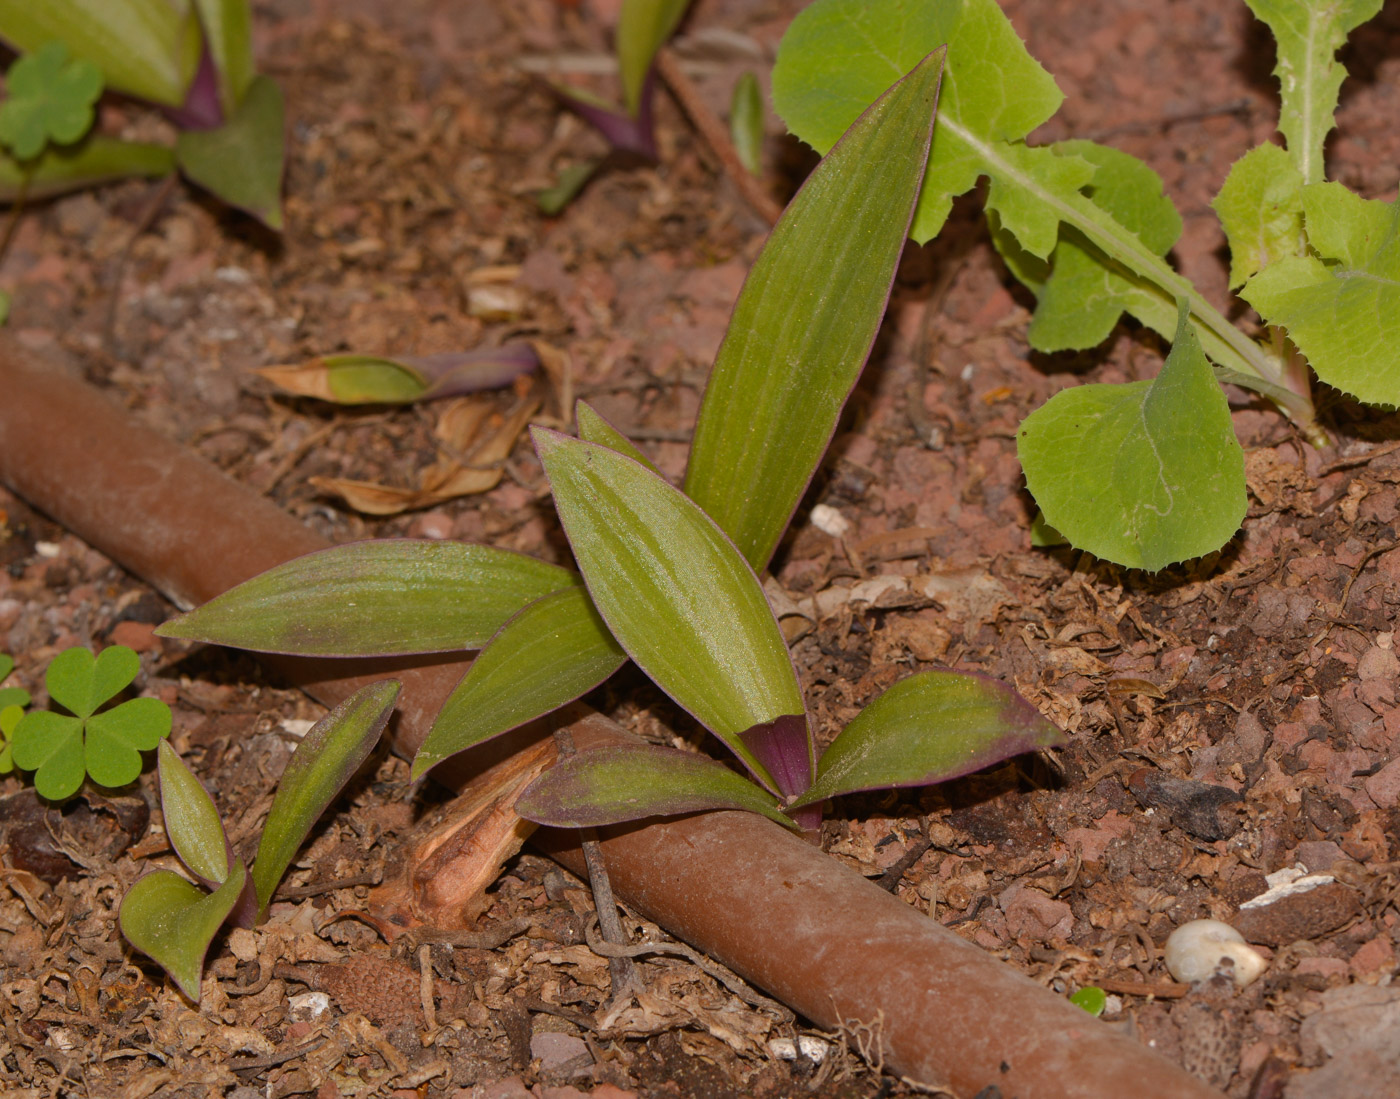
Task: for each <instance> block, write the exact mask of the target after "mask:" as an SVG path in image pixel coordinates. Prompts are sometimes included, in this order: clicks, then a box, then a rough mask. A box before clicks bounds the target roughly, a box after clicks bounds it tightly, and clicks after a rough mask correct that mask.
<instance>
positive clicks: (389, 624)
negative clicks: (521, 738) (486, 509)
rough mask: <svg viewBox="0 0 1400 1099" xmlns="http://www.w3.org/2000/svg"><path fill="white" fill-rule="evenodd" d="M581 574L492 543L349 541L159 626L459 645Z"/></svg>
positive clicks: (288, 643)
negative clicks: (493, 545) (500, 547)
mask: <svg viewBox="0 0 1400 1099" xmlns="http://www.w3.org/2000/svg"><path fill="white" fill-rule="evenodd" d="M578 582H579V577H578V574H577V573H574V572H570V571H569V570H568V569H562V568H560V567H559V566H557V565H550V564H546V563H545V562H543V561H537V560H536V559H535V558H533V557H527V556H525V555H524V554H522V553H512V552H511V551H509V550H501V549H493V548H491V547H489V546H474V545H467V544H465V543H462V542H450V541H415V540H412V539H396V538H388V539H380V540H375V541H370V542H352V543H350V544H349V545H344V546H335V547H333V548H331V549H328V550H320V551H318V552H316V553H310V554H307V555H306V556H304V557H298V558H296V559H295V560H293V561H288V562H287V563H286V564H283V565H278V566H277V567H276V568H274V569H269V570H268V571H267V572H264V573H262V574H260V575H258V576H255V577H254V578H253V579H251V580H248V581H246V582H244V583H242V584H240V585H238V587H236V588H232V589H230V590H229V591H227V592H225V593H224V594H223V595H221V596H219V597H218V598H216V599H213V600H210V601H209V602H208V603H205V604H204V605H203V606H202V607H200V608H198V609H197V610H194V611H191V612H190V613H188V614H184V615H181V616H180V617H178V618H175V619H172V620H171V621H169V622H166V623H165V624H164V625H162V626H160V627H158V628H157V630H156V633H157V634H159V635H160V636H161V637H179V638H183V639H185V640H188V641H204V642H208V643H209V644H213V645H231V646H233V647H234V648H239V649H252V650H253V651H255V652H278V653H295V654H297V655H300V656H399V655H407V654H410V653H433V652H459V651H462V650H464V649H477V648H480V647H481V646H482V645H484V644H486V642H487V641H489V640H490V639H491V637H492V635H493V634H495V632H496V631H497V630H499V629H500V628H501V627H502V626H503V625H505V623H506V622H507V621H508V620H509V619H510V618H511V617H512V616H513V615H514V614H516V613H517V612H518V611H519V610H520V608H521V607H523V606H525V604H526V603H529V602H532V601H533V600H536V599H538V598H540V596H542V595H548V594H549V593H550V592H554V591H559V590H560V589H562V588H567V587H570V586H573V585H576V584H578Z"/></svg>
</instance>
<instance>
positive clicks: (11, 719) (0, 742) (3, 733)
mask: <svg viewBox="0 0 1400 1099" xmlns="http://www.w3.org/2000/svg"><path fill="white" fill-rule="evenodd" d="M23 716H24V708H23V707H22V706H19V705H17V704H15V703H10V704H8V705H6V704H4V703H3V702H0V775H8V774H9V773H10V772H11V771H13V770H14V769H15V745H14V739H13V738H14V735H15V727H16V726H17V725H19V719H20V718H22V717H23Z"/></svg>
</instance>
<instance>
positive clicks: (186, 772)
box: [118, 680, 399, 1003]
mask: <svg viewBox="0 0 1400 1099" xmlns="http://www.w3.org/2000/svg"><path fill="white" fill-rule="evenodd" d="M398 693H399V684H398V683H396V682H394V681H393V680H384V681H382V682H379V683H372V684H370V685H369V686H368V687H363V688H361V689H360V690H359V691H357V692H356V693H355V694H354V695H352V696H351V697H350V698H348V699H346V700H345V701H344V702H342V703H341V704H340V705H339V706H337V707H336V708H335V709H334V710H332V711H331V712H330V713H329V714H327V715H326V716H325V717H323V718H322V719H321V720H320V721H318V722H317V723H316V724H315V725H314V726H312V728H311V729H310V730H309V731H308V732H307V734H306V736H305V737H303V738H302V741H301V743H300V744H298V745H297V749H296V751H295V752H293V753H292V758H291V759H290V760H289V761H288V763H287V769H286V770H285V771H283V772H282V778H281V781H280V782H279V783H278V786H277V794H276V796H275V797H274V798H273V801H272V808H271V809H270V810H269V812H268V815H267V823H266V824H265V825H264V826H263V831H262V837H261V838H260V840H259V841H258V853H257V856H256V857H255V859H254V861H253V866H252V869H251V871H249V870H247V869H246V868H245V867H244V864H243V860H242V859H240V858H237V857H235V855H234V853H233V848H232V846H231V845H230V843H229V841H228V836H227V834H226V833H225V831H224V826H223V823H222V822H221V821H220V820H219V811H218V809H217V808H216V807H215V805H214V801H213V799H212V798H211V797H210V796H209V792H208V791H207V790H206V789H205V788H204V786H203V784H202V783H201V782H200V781H199V779H198V778H196V777H195V775H194V773H193V772H192V771H191V770H190V769H189V768H188V767H187V766H186V765H185V763H184V761H182V760H181V759H180V757H179V755H178V754H176V752H175V749H173V748H172V747H170V744H169V742H168V741H163V742H161V745H160V749H159V754H160V760H159V763H158V768H159V772H160V803H161V812H162V814H163V816H164V818H165V831H166V835H167V836H169V838H170V845H171V847H173V848H174V850H175V853H176V854H177V855H178V856H179V858H180V861H181V862H182V863H183V864H184V866H185V868H186V869H187V870H188V871H189V873H190V875H191V876H192V877H194V879H195V881H196V882H198V883H199V884H195V882H191V881H190V880H189V879H188V878H185V877H183V876H181V875H180V874H177V873H175V871H173V870H153V871H151V872H150V873H149V874H146V875H144V876H143V877H142V878H140V879H139V880H138V881H137V882H136V884H135V885H133V886H132V887H131V888H130V889H129V890H128V891H127V894H126V896H125V897H124V898H122V904H121V909H120V912H119V913H118V922H119V923H120V925H121V930H122V934H123V935H125V936H126V939H127V941H128V942H129V943H131V945H132V946H134V947H136V949H137V950H140V951H141V952H142V953H144V954H146V955H148V956H150V957H151V958H154V959H155V961H156V962H158V963H159V964H160V966H161V967H162V968H163V969H164V970H165V971H166V972H167V973H169V974H170V976H171V978H172V979H173V980H174V981H175V983H176V985H178V986H179V988H180V990H181V991H182V992H184V993H185V995H186V996H188V997H189V998H190V999H192V1000H194V1001H195V1002H196V1003H197V1002H198V1001H199V982H200V976H201V974H202V973H203V971H204V956H205V954H206V953H207V952H208V950H209V944H210V942H212V941H213V938H214V936H215V935H216V934H218V931H219V928H220V927H222V926H223V925H224V922H225V921H226V920H229V919H232V920H233V921H234V923H236V924H237V925H238V926H240V927H254V926H256V925H257V924H258V923H261V922H262V920H263V919H264V918H265V917H266V915H267V909H268V906H269V905H270V904H271V903H272V896H273V894H274V893H275V892H276V891H277V885H278V883H279V882H281V880H282V876H283V875H284V874H285V873H286V872H287V867H288V866H290V865H291V862H292V859H293V858H294V857H295V856H296V853H297V850H298V849H299V848H300V847H301V845H302V843H303V842H305V840H306V837H307V834H308V833H309V832H310V831H311V827H312V825H314V824H315V823H316V820H317V819H318V818H319V817H320V816H321V814H322V813H324V812H325V811H326V808H327V807H328V806H329V805H330V804H331V802H333V801H334V800H335V799H336V797H337V796H338V795H339V794H340V791H341V790H343V789H344V788H345V784H346V783H347V782H349V781H350V779H351V778H352V777H353V776H354V774H355V772H356V771H357V770H358V769H359V767H360V764H362V763H363V762H364V761H365V759H366V758H368V756H369V754H370V752H371V751H372V750H373V748H374V746H375V744H376V743H378V741H379V736H380V734H381V733H382V732H383V730H384V726H385V724H386V723H387V722H388V720H389V715H390V713H391V712H392V711H393V708H394V700H395V699H396V698H397V697H398Z"/></svg>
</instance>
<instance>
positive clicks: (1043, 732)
mask: <svg viewBox="0 0 1400 1099" xmlns="http://www.w3.org/2000/svg"><path fill="white" fill-rule="evenodd" d="M1063 741H1064V734H1063V733H1061V732H1060V730H1059V729H1057V728H1056V727H1055V726H1054V725H1052V724H1051V723H1050V722H1048V721H1046V720H1045V718H1043V717H1041V716H1040V713H1039V712H1038V711H1037V710H1036V709H1035V707H1034V706H1032V705H1031V704H1030V703H1029V702H1027V701H1026V700H1025V699H1024V698H1022V697H1021V696H1020V695H1019V694H1017V693H1016V692H1015V691H1013V690H1012V689H1011V688H1010V687H1008V686H1006V685H1005V684H1004V683H999V682H997V680H995V679H993V678H991V676H987V675H981V674H979V673H963V672H946V671H939V672H920V673H919V674H918V675H911V676H910V677H909V678H908V679H902V680H900V681H899V682H898V683H896V684H895V685H894V686H893V687H891V688H890V689H889V690H888V691H886V692H885V693H884V694H882V695H881V696H880V697H879V698H877V699H876V700H875V701H874V702H872V703H871V704H870V705H869V706H867V707H866V708H865V709H864V710H862V711H861V713H860V715H859V716H858V717H857V718H856V719H855V720H854V721H852V722H851V723H850V724H849V725H847V726H846V728H845V729H843V730H842V731H841V734H840V735H839V736H838V737H837V738H836V739H835V740H834V741H832V743H831V745H830V747H828V748H827V750H826V751H825V752H824V753H823V754H822V757H821V761H820V763H819V764H818V766H817V780H816V782H814V783H813V784H812V788H811V789H810V790H808V791H807V792H806V793H805V794H803V795H802V796H801V797H800V798H798V799H797V800H796V801H795V802H793V803H792V805H791V806H789V809H797V808H800V807H802V806H805V805H814V804H816V803H817V802H820V801H825V800H826V799H827V798H832V797H836V796H837V795H839V794H850V793H854V792H855V791H857V790H882V789H886V788H888V787H897V786H927V785H929V784H930V783H935V782H943V781H945V780H947V779H950V778H957V777H958V776H959V775H966V774H969V773H971V772H972V771H978V770H981V769H982V768H983V767H987V766H990V765H991V764H993V763H999V762H1001V761H1002V760H1004V759H1008V758H1010V757H1011V756H1015V755H1020V754H1021V753H1022V752H1029V751H1033V750H1034V749H1036V748H1048V747H1051V746H1053V745H1056V744H1060V743H1062V742H1063Z"/></svg>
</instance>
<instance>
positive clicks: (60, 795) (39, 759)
mask: <svg viewBox="0 0 1400 1099" xmlns="http://www.w3.org/2000/svg"><path fill="white" fill-rule="evenodd" d="M140 670H141V660H140V658H139V657H138V656H137V655H136V654H135V653H134V652H132V651H131V650H130V649H128V648H126V647H125V646H124V645H114V646H112V647H111V648H109V649H105V650H103V652H102V654H101V655H100V656H97V657H94V656H93V654H92V653H91V651H89V650H88V649H82V648H74V649H68V650H67V651H66V652H62V653H59V654H58V656H56V657H54V659H53V662H52V663H51V664H50V665H49V669H48V672H47V673H46V674H45V677H44V681H45V683H46V684H47V686H48V689H49V697H50V698H51V699H52V700H53V701H54V702H57V703H58V704H59V705H61V706H63V707H65V708H66V709H68V710H70V711H71V712H72V714H73V715H75V716H72V717H70V716H68V715H66V714H59V713H54V712H52V711H50V710H36V711H34V712H33V713H28V714H25V715H24V717H23V718H21V719H20V721H19V723H18V724H17V725H16V726H15V729H14V735H13V738H12V740H11V746H12V748H13V752H14V756H13V758H14V763H15V765H16V766H18V767H21V768H23V769H24V770H26V771H34V772H35V774H34V787H35V789H36V790H38V791H39V793H40V794H41V795H43V796H44V797H46V798H49V799H51V800H54V801H62V800H63V799H64V798H67V797H71V796H72V795H73V794H74V793H75V792H76V791H77V789H78V787H79V786H81V785H82V782H83V775H84V774H88V775H91V776H92V778H93V780H94V781H95V782H97V783H99V784H100V785H102V786H125V785H126V784H127V783H128V782H131V781H133V780H134V779H135V778H136V776H137V775H139V774H140V773H141V753H142V752H143V751H150V750H151V749H152V748H154V747H155V746H156V745H157V744H159V743H160V740H161V738H162V737H164V736H166V735H167V734H168V733H169V732H170V707H168V706H167V705H166V704H165V703H163V702H161V701H159V700H158V699H154V698H134V699H131V700H130V701H128V702H123V703H122V704H121V705H119V706H114V707H112V708H111V709H109V710H104V711H102V712H101V713H98V708H99V707H100V706H102V705H103V704H104V703H106V702H108V701H110V700H111V699H112V698H114V697H115V696H116V695H118V694H119V693H121V691H123V690H124V689H125V688H126V687H128V686H129V685H130V684H131V681H132V680H133V679H135V678H136V673H137V672H139V671H140Z"/></svg>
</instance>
